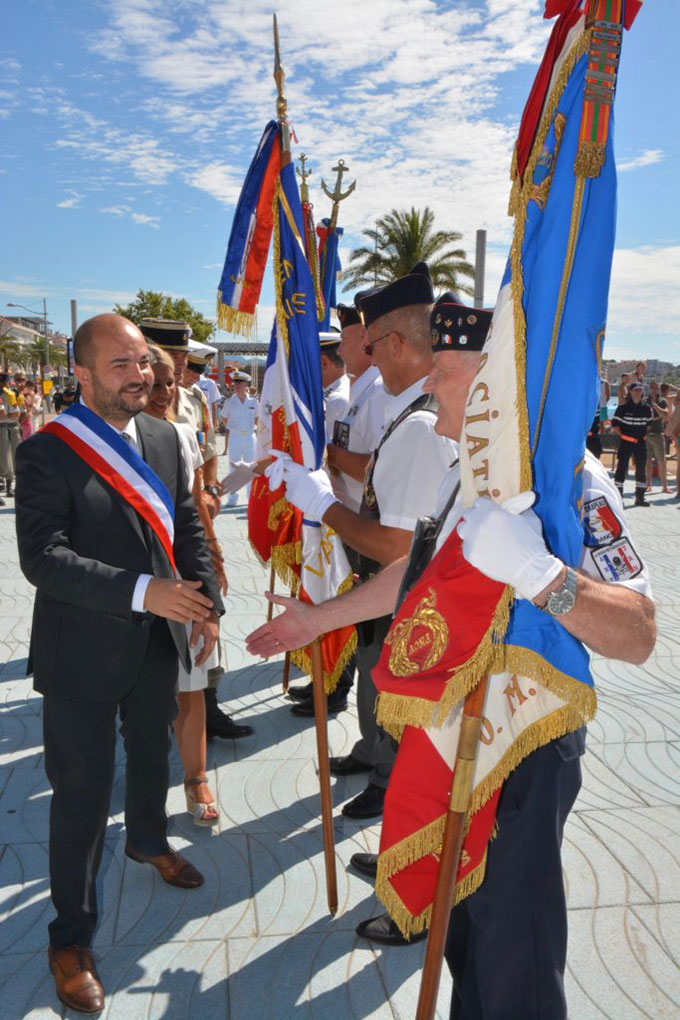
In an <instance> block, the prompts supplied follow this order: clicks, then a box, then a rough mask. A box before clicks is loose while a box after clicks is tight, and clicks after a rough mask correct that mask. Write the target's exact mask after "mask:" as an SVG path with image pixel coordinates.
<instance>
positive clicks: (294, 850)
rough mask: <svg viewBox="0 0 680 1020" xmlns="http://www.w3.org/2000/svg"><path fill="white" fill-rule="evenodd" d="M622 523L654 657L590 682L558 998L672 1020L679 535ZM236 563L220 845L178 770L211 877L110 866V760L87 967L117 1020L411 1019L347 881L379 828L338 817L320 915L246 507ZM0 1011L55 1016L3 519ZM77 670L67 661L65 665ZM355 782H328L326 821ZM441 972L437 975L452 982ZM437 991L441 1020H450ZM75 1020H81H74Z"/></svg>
mask: <svg viewBox="0 0 680 1020" xmlns="http://www.w3.org/2000/svg"><path fill="white" fill-rule="evenodd" d="M652 499H653V507H652V508H651V509H649V510H631V512H630V520H631V524H632V530H633V535H634V538H635V542H636V544H637V546H638V548H639V550H640V551H641V552H643V553H644V555H645V556H646V558H647V559H648V560H649V562H650V564H651V567H652V571H653V580H654V594H655V599H656V601H657V605H658V614H659V629H660V636H659V641H658V644H657V647H656V650H655V652H654V655H653V656H652V657H651V659H650V660H649V661H648V662H647V663H646V664H645V665H644V666H639V667H634V666H627V665H624V664H622V663H618V662H609V661H605V660H601V659H598V660H596V661H595V663H594V668H595V673H596V676H597V681H598V691H599V699H600V708H599V713H598V717H597V720H596V721H595V722H594V723H593V725H592V726H591V727H590V734H589V746H588V752H587V754H586V757H585V759H584V785H583V790H582V792H581V795H580V797H579V800H578V801H577V805H576V808H575V810H574V812H573V813H572V816H571V819H570V821H569V824H568V827H567V832H566V837H565V848H564V865H565V881H566V884H567V889H568V902H569V913H570V943H569V960H568V975H567V982H568V996H569V1003H570V1016H571V1017H573V1018H575V1020H636V1018H643V1017H644V1018H654V1020H661V1018H671V1017H673V1018H675V1017H677V1016H679V1015H680V975H679V970H678V960H679V959H680V924H679V923H678V916H679V915H678V901H679V900H680V860H679V858H680V849H679V848H680V813H679V811H678V805H679V803H680V771H679V769H678V765H679V763H680V707H679V702H678V688H679V687H680V680H679V678H678V667H677V661H680V654H679V653H680V624H679V623H678V619H679V612H680V595H679V593H678V589H679V584H678V582H679V574H680V571H679V566H680V563H679V561H678V555H677V550H678V547H679V539H680V516H679V515H678V513H677V509H676V505H677V504H675V503H674V502H673V501H672V500H671V499H669V498H668V497H663V496H661V495H660V494H656V493H655V495H654V496H653V497H652ZM218 533H219V536H220V539H221V541H222V543H223V547H224V550H225V554H226V558H227V562H228V564H229V578H230V595H229V598H228V603H227V615H226V617H225V618H224V621H223V625H222V640H223V645H224V650H225V652H226V657H227V665H228V669H229V672H228V675H227V676H226V677H224V679H223V681H222V684H221V689H220V696H221V698H222V700H223V701H226V702H228V704H229V706H230V710H231V711H232V712H233V713H234V714H235V715H236V716H237V717H238V718H242V719H248V720H249V721H252V722H253V724H254V726H255V728H256V734H255V736H254V737H252V738H248V739H246V740H242V741H238V742H231V741H230V742H225V741H218V742H215V743H213V744H212V745H211V746H210V748H209V756H208V770H209V776H210V780H211V783H212V784H213V790H214V791H215V792H216V793H217V794H218V797H219V807H220V824H219V827H218V828H217V829H216V831H206V830H204V829H199V828H197V827H196V826H194V825H193V824H192V822H191V820H190V818H189V816H188V815H187V814H186V812H185V810H184V804H183V796H182V789H181V779H182V775H181V765H180V763H179V759H178V757H177V755H176V753H174V754H173V759H172V769H173V785H172V788H171V790H170V795H169V798H168V814H169V816H170V831H171V841H172V843H173V844H174V846H175V847H177V848H178V849H181V850H183V851H185V852H186V854H187V856H188V857H190V858H191V860H192V861H193V862H194V863H195V864H196V865H197V866H198V867H199V868H200V869H201V870H202V871H203V872H204V874H205V876H206V883H205V885H204V886H203V887H202V888H201V889H200V890H196V891H193V892H182V891H180V890H177V889H172V888H170V887H168V886H165V885H164V884H163V883H162V882H161V881H160V880H159V879H158V877H157V876H156V875H155V873H152V872H151V869H149V868H145V867H141V866H139V865H137V864H135V863H133V862H131V861H129V860H127V859H126V858H125V857H124V855H123V844H124V832H123V815H122V803H123V779H124V776H123V771H124V765H123V755H122V753H121V752H120V749H119V757H118V761H119V764H118V776H117V781H116V785H115V789H114V795H113V802H112V805H111V815H110V821H109V827H108V831H107V837H106V849H105V853H104V858H103V862H102V867H101V872H100V881H99V899H100V907H101V922H100V926H99V929H98V932H97V939H96V944H95V950H96V953H97V956H98V958H99V961H100V962H99V966H100V971H101V975H102V979H103V981H104V984H105V988H106V991H107V1003H106V1010H105V1016H106V1017H107V1018H109V1020H136V1018H137V1017H140V1018H141V1017H148V1018H151V1020H160V1018H163V1020H180V1018H189V1017H192V1018H193V1017H196V1016H198V1017H201V1020H225V1018H226V1020H250V1018H255V1020H287V1018H289V1017H290V1018H292V1017H295V1018H296V1020H298V1018H299V1020H303V1018H309V1020H312V1018H314V1020H326V1018H327V1020H331V1018H332V1020H336V1018H355V1020H359V1018H361V1020H369V1018H371V1020H383V1018H384V1020H388V1018H390V1020H410V1018H412V1017H413V1016H414V1015H415V1004H416V1001H417V995H418V988H419V976H420V969H421V966H422V960H423V956H424V945H423V944H420V945H417V946H413V947H411V948H405V949H384V948H377V947H376V948H372V947H371V946H369V945H368V944H367V943H365V942H361V941H360V940H359V939H357V937H356V936H355V933H354V929H355V926H356V924H357V923H358V922H359V921H360V920H363V919H364V918H366V917H369V916H371V915H373V914H374V913H377V912H378V911H379V910H380V907H379V905H378V904H377V902H376V900H375V897H374V896H373V893H372V888H371V885H370V883H368V882H366V881H364V880H363V879H362V878H360V877H359V876H358V875H353V874H350V873H348V872H347V871H346V865H347V864H348V862H349V858H350V856H351V854H352V853H354V852H355V851H357V850H375V849H377V845H378V835H379V827H378V826H377V825H372V826H367V827H360V826H358V825H356V824H353V823H351V822H349V821H347V820H344V819H343V818H342V816H341V815H340V814H339V811H338V810H336V822H335V836H336V851H337V867H338V885H339V901H340V905H339V911H338V914H337V916H336V917H335V918H331V917H330V916H329V915H328V912H327V908H326V899H325V884H324V869H323V856H322V843H321V831H320V817H319V798H318V784H317V778H316V746H315V737H314V729H313V726H312V725H311V724H310V723H309V722H308V721H307V720H304V719H297V718H295V717H294V716H292V715H291V713H290V710H289V709H290V703H289V701H288V699H287V698H285V697H283V695H282V691H281V671H282V663H281V661H280V660H277V661H274V660H272V661H271V662H269V663H262V662H260V661H256V660H254V659H252V658H251V657H249V656H248V655H247V654H246V652H245V649H244V646H243V637H244V635H245V634H247V633H248V632H249V631H250V630H251V629H252V628H253V627H254V626H256V625H257V624H258V623H259V622H260V621H262V620H263V619H264V616H265V612H266V604H265V600H264V598H263V595H262V593H263V591H264V590H265V588H266V587H267V584H268V571H267V570H266V569H265V568H263V567H262V566H261V565H260V564H259V562H258V561H257V560H256V558H255V556H254V554H253V553H252V552H251V550H250V548H249V546H248V543H247V540H246V537H245V536H246V521H245V507H244V506H243V505H241V506H239V507H237V508H236V509H234V510H223V512H222V513H221V515H220V517H219V520H218ZM0 553H1V555H0V699H1V705H2V711H1V713H0V756H1V761H2V766H3V767H2V769H1V770H0V819H1V821H2V828H1V829H0V888H1V889H2V900H1V904H0V910H1V912H2V913H1V915H0V916H1V917H2V922H3V923H2V925H1V926H0V996H1V1000H2V1008H1V1014H2V1017H3V1020H19V1018H24V1017H26V1018H31V1020H46V1018H48V1017H55V1016H67V1015H69V1014H68V1011H67V1010H65V1008H64V1007H62V1006H61V1004H60V1003H59V1002H58V1000H57V999H56V997H55V994H54V989H53V983H52V979H51V975H50V974H49V972H48V969H47V965H46V944H47V932H46V925H47V922H48V920H49V918H50V916H51V914H52V908H51V904H50V901H49V885H48V865H47V846H46V841H47V832H48V807H49V787H48V784H47V782H46V780H45V777H44V774H43V770H42V746H41V739H42V738H41V718H40V717H41V699H40V697H39V696H37V695H35V694H34V693H33V691H32V689H31V682H30V680H29V679H27V678H26V675H25V674H26V657H27V654H28V640H29V632H30V614H31V605H32V590H31V588H30V586H29V585H28V583H27V582H26V581H25V580H24V578H23V577H22V575H21V572H20V570H19V565H18V558H17V552H16V544H15V539H14V514H13V511H12V509H11V507H8V508H7V509H4V510H0ZM74 654H77V650H75V649H74ZM357 732H358V730H357V723H356V714H355V711H354V710H353V709H350V710H349V711H348V712H345V713H342V714H341V715H340V716H338V717H335V718H333V719H331V721H330V723H329V740H330V747H331V752H332V753H333V754H343V753H346V752H347V751H349V750H350V748H351V746H352V743H353V741H354V739H355V737H356V735H357ZM362 786H363V777H362V776H359V777H351V778H349V779H346V780H334V781H333V800H334V804H335V805H336V806H337V807H339V806H340V805H341V804H342V802H343V801H345V800H347V799H348V798H349V797H351V796H353V795H354V794H355V793H356V792H358V791H359V790H360V789H361V788H362ZM444 969H445V970H446V968H444ZM450 994H451V983H450V979H449V977H448V974H446V973H445V974H444V976H443V978H442V986H441V991H440V998H439V1010H438V1014H437V1015H438V1016H439V1017H441V1018H444V1017H447V1016H448V1004H449V1001H450ZM71 1015H73V1014H71Z"/></svg>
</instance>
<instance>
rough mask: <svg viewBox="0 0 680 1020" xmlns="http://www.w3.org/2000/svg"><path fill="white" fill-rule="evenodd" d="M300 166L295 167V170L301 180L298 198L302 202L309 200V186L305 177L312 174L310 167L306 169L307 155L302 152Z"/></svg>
mask: <svg viewBox="0 0 680 1020" xmlns="http://www.w3.org/2000/svg"><path fill="white" fill-rule="evenodd" d="M299 159H300V166H298V167H296V168H295V169H296V172H297V174H298V176H299V178H300V180H301V181H302V184H301V185H300V198H301V199H302V201H303V202H309V187H308V185H307V178H308V177H311V175H312V168H311V167H310V168H309V170H308V169H307V156H306V155H305V153H304V152H301V153H300V156H299Z"/></svg>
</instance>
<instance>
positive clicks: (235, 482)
mask: <svg viewBox="0 0 680 1020" xmlns="http://www.w3.org/2000/svg"><path fill="white" fill-rule="evenodd" d="M254 468H255V461H253V462H252V463H249V462H248V461H246V460H237V461H236V462H235V463H234V464H232V469H231V471H230V472H229V474H228V475H227V476H226V477H225V478H223V479H222V481H221V482H220V491H221V493H222V495H223V496H228V495H229V494H230V493H232V492H238V491H239V489H242V488H243V486H244V485H248V483H249V482H252V480H253V477H254V475H255V471H254Z"/></svg>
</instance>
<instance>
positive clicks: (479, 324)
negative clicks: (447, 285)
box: [430, 291, 493, 353]
mask: <svg viewBox="0 0 680 1020" xmlns="http://www.w3.org/2000/svg"><path fill="white" fill-rule="evenodd" d="M492 315H493V309H489V308H472V307H470V306H469V305H464V304H461V302H460V301H459V300H458V298H457V297H456V295H455V294H452V293H451V291H446V293H445V294H442V296H441V297H440V298H439V299H438V300H437V303H436V304H435V306H434V308H433V309H432V313H431V315H430V329H431V335H432V352H433V353H435V352H436V351H481V349H482V347H483V346H484V341H485V340H486V337H487V333H488V332H489V326H490V325H491V317H492Z"/></svg>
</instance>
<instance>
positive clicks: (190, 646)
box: [16, 315, 223, 1013]
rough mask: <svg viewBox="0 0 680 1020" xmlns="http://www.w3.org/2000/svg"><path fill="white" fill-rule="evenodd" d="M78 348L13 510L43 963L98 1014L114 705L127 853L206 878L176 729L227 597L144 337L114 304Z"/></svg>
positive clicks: (176, 875) (61, 988) (170, 877)
mask: <svg viewBox="0 0 680 1020" xmlns="http://www.w3.org/2000/svg"><path fill="white" fill-rule="evenodd" d="M74 357H75V363H76V367H75V374H76V376H77V378H78V381H79V382H80V386H81V394H82V395H81V399H80V401H79V402H78V403H76V404H74V405H73V406H72V407H70V408H69V409H68V410H67V411H64V412H63V413H62V414H61V415H60V416H59V418H58V419H57V420H55V421H54V422H51V423H49V424H48V425H47V426H46V427H45V428H44V429H43V430H41V431H40V432H39V433H37V434H36V435H34V436H32V437H31V438H30V439H29V440H27V441H26V442H25V443H23V444H21V446H20V448H19V451H18V453H19V456H18V457H17V493H16V521H17V536H18V542H19V556H20V561H21V568H22V570H23V572H24V574H25V575H26V577H27V578H28V580H29V581H30V582H31V584H33V585H35V587H36V589H37V591H36V598H35V607H34V613H33V630H32V634H31V651H30V657H29V672H32V673H33V676H34V687H35V689H36V690H37V691H39V692H40V693H41V694H42V695H43V696H44V702H43V717H44V739H45V770H46V772H47V778H48V779H49V781H50V783H51V785H52V788H53V791H54V792H53V796H52V803H51V811H50V834H49V839H50V879H51V893H52V901H53V904H54V907H55V909H56V913H57V916H56V918H55V919H54V920H53V921H52V922H51V923H50V925H49V933H50V950H49V962H50V968H51V970H52V972H53V974H54V977H55V982H56V990H57V995H58V997H59V998H60V999H61V1001H62V1002H64V1003H65V1004H66V1005H67V1006H69V1007H70V1008H72V1009H75V1010H77V1011H80V1012H84V1013H93V1012H97V1011H98V1010H101V1009H102V1008H103V1006H104V993H103V989H102V986H101V984H100V982H99V978H98V976H97V972H96V969H95V965H94V961H93V959H92V955H91V953H90V948H89V947H90V945H91V941H92V936H93V933H94V929H95V926H96V923H97V901H96V894H95V881H96V877H97V870H98V867H99V862H100V859H101V853H102V847H103V844H104V835H105V831H106V826H107V820H108V814H109V803H110V799H111V789H112V785H113V777H114V748H115V730H116V717H117V716H118V715H119V716H120V719H121V723H122V725H121V732H122V734H123V739H124V742H125V750H126V756H127V767H126V783H125V825H126V829H127V840H126V847H125V853H126V855H127V856H128V857H129V858H131V859H132V860H134V861H137V862H140V863H149V864H151V865H152V866H153V867H155V868H156V869H157V871H158V872H159V874H160V876H161V878H162V879H163V880H164V881H165V882H167V883H168V884H170V885H176V886H180V887H182V888H187V889H191V888H194V887H196V886H199V885H201V884H202V882H203V878H202V876H201V875H200V874H199V872H198V871H196V869H195V868H194V867H193V866H192V865H191V864H190V863H189V861H187V860H185V859H184V858H182V857H180V856H179V855H178V854H177V853H175V852H174V851H173V850H172V849H171V848H170V846H169V845H168V842H167V838H166V814H165V800H166V796H167V791H168V778H169V770H168V750H169V735H170V726H171V723H172V720H173V718H174V716H175V713H176V705H175V686H176V682H177V672H178V664H179V662H180V660H181V661H182V663H183V665H184V666H185V668H186V669H187V670H190V668H191V659H194V661H195V662H196V664H200V663H201V662H202V661H205V659H206V658H207V657H208V656H209V655H210V653H211V651H212V649H213V647H214V645H215V641H216V639H217V630H218V617H219V615H220V614H221V613H222V612H223V606H222V601H221V599H220V594H219V589H218V585H217V583H216V581H215V578H214V576H213V572H212V567H211V561H210V555H209V552H208V550H207V547H206V545H205V542H204V539H203V530H202V528H201V526H200V524H199V521H198V518H197V516H196V512H195V509H194V505H193V501H192V498H191V494H190V492H189V490H188V488H187V485H186V481H185V477H186V475H185V471H184V469H183V466H182V460H181V453H180V447H179V443H178V439H177V432H176V430H175V429H174V428H173V427H172V425H170V424H169V423H168V422H165V421H159V420H157V419H155V418H152V417H151V416H150V415H146V414H139V412H140V411H142V410H143V409H144V408H145V407H146V404H147V401H148V399H149V393H150V389H151V386H152V385H153V372H152V370H151V367H150V364H149V352H148V348H147V344H146V340H145V338H144V336H143V335H142V333H141V332H140V331H139V329H138V328H137V327H136V326H135V325H134V324H133V323H132V322H129V321H128V320H127V319H124V318H123V317H122V316H118V315H98V316H96V317H95V318H93V319H89V320H88V321H87V322H85V323H83V325H82V326H81V327H80V329H79V330H78V331H77V333H76V335H75V339H74ZM138 414H139V417H137V415H138ZM182 578H184V579H185V580H182ZM187 623H192V624H193V627H192V632H191V639H190V641H189V642H187V638H186V633H187V632H186V627H185V624H187Z"/></svg>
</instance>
